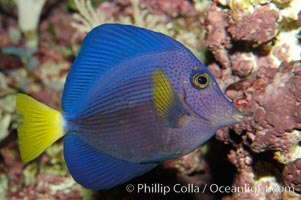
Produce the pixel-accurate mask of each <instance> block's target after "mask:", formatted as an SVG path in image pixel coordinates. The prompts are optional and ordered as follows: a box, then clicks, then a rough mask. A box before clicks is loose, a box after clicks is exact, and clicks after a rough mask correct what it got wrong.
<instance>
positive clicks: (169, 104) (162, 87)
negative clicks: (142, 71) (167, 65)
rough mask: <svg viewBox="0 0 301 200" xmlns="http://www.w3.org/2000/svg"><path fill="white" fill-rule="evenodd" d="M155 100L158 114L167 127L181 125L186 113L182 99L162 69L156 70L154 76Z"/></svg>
mask: <svg viewBox="0 0 301 200" xmlns="http://www.w3.org/2000/svg"><path fill="white" fill-rule="evenodd" d="M152 81H153V90H152V94H153V102H154V105H155V108H156V111H157V114H158V115H159V117H160V118H161V119H162V121H163V124H164V125H165V126H167V127H171V128H176V127H179V120H180V118H181V117H183V116H184V115H185V114H186V111H185V109H184V107H183V105H182V103H181V102H180V99H179V97H178V95H177V94H176V92H175V91H174V89H173V87H172V85H171V83H170V81H169V80H168V78H167V76H166V75H165V74H164V72H163V71H162V70H156V71H155V72H154V73H153V76H152Z"/></svg>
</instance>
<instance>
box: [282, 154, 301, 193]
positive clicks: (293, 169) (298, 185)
mask: <svg viewBox="0 0 301 200" xmlns="http://www.w3.org/2000/svg"><path fill="white" fill-rule="evenodd" d="M282 174H283V180H284V183H285V185H287V186H289V187H292V188H294V190H295V191H296V192H298V193H300V192H301V158H298V159H296V160H295V161H293V162H289V163H287V165H286V166H285V168H284V169H283V173H282Z"/></svg>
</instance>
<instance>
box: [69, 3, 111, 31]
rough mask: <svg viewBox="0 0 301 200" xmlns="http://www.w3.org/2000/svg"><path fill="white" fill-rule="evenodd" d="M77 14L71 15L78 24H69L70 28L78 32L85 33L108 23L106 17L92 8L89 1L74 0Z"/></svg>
mask: <svg viewBox="0 0 301 200" xmlns="http://www.w3.org/2000/svg"><path fill="white" fill-rule="evenodd" d="M74 3H75V5H76V8H77V9H78V12H79V13H75V14H74V15H73V17H74V19H75V20H77V21H78V22H71V26H73V27H74V28H76V29H78V30H79V31H80V32H83V33H87V32H89V31H90V30H91V29H92V28H94V27H95V26H98V25H100V24H103V23H104V22H110V20H108V19H106V16H105V15H104V14H103V13H101V12H99V11H97V10H95V8H93V6H92V3H91V1H90V0H74Z"/></svg>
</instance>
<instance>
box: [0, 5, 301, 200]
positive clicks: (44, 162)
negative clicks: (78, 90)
mask: <svg viewBox="0 0 301 200" xmlns="http://www.w3.org/2000/svg"><path fill="white" fill-rule="evenodd" d="M40 1H41V5H43V6H42V7H41V8H40V9H42V10H41V12H40V13H38V14H33V13H32V12H35V9H37V11H36V12H39V10H38V8H34V6H33V7H32V8H33V9H27V10H25V11H24V10H23V11H22V16H23V15H25V16H28V20H36V21H39V23H38V26H36V27H35V26H33V27H32V28H31V29H30V30H29V31H28V29H26V33H25V32H24V26H22V25H21V24H20V23H26V21H25V22H20V20H18V16H20V15H21V14H20V13H21V11H20V8H23V7H22V6H20V5H19V3H20V1H17V0H16V1H10V0H0V199H121V198H122V199H154V198H162V194H138V193H135V192H133V193H128V192H127V191H126V190H125V186H126V184H125V185H121V186H119V187H116V188H113V189H111V190H108V191H90V190H86V189H84V188H82V187H81V186H80V185H78V184H77V183H75V181H74V180H73V179H72V177H71V176H70V174H69V173H68V170H67V168H66V166H65V163H64V159H63V155H62V148H63V147H62V143H61V142H58V143H56V144H55V145H53V146H52V147H51V148H49V149H48V150H47V151H46V152H45V153H44V154H43V155H42V156H40V157H39V159H37V160H36V161H33V162H30V163H27V164H25V163H22V161H21V159H20V156H19V151H18V147H17V134H16V127H17V126H18V124H17V122H16V119H17V116H16V114H15V95H16V93H17V92H24V93H27V94H29V95H31V96H33V97H34V98H36V99H38V100H40V101H42V102H44V103H46V104H47V105H50V106H51V107H53V108H56V109H59V108H60V98H61V94H62V89H63V85H64V81H65V78H66V75H67V73H68V71H69V67H70V65H71V63H72V61H73V60H74V58H75V56H76V54H77V52H78V50H79V48H80V45H81V41H82V39H83V37H84V36H85V34H86V33H87V32H88V31H89V30H91V28H93V27H94V26H97V25H99V24H102V23H108V22H116V23H128V24H135V25H137V26H142V27H146V28H149V29H153V30H155V31H160V32H163V33H165V34H168V35H170V36H172V37H173V38H175V39H177V40H179V41H181V42H183V43H184V44H185V45H186V46H187V47H188V48H190V49H191V50H192V51H193V52H194V53H195V54H196V55H197V56H198V57H199V58H200V59H201V60H202V61H203V62H204V63H206V64H207V66H208V67H209V69H210V70H211V71H212V73H213V74H214V76H215V77H216V79H217V81H218V83H219V85H220V86H221V88H222V89H223V90H224V91H225V93H226V95H227V96H228V97H229V98H230V99H231V100H233V102H234V103H235V105H236V106H237V107H238V108H239V109H240V110H241V111H242V112H244V113H245V114H246V116H245V117H244V119H243V121H242V122H241V123H239V124H236V125H234V126H232V127H225V128H223V129H220V130H219V131H218V132H217V134H216V137H215V138H212V140H210V141H209V142H208V143H207V144H205V145H203V146H202V147H200V148H199V149H197V150H195V151H194V152H192V153H190V154H188V155H186V156H184V157H181V158H178V159H175V160H170V161H166V162H164V163H162V165H161V166H160V167H159V168H156V169H154V170H153V171H151V172H149V173H148V174H146V175H143V176H141V177H139V178H137V179H135V180H133V181H130V183H131V184H133V185H135V184H138V183H147V184H149V185H151V184H153V183H160V184H163V185H169V186H171V187H172V186H173V185H175V184H177V183H180V184H181V185H185V184H194V185H196V186H199V187H200V188H204V187H205V186H206V185H210V184H211V185H213V184H216V185H219V186H229V187H230V188H239V187H244V186H245V185H247V186H248V187H250V188H253V189H255V188H261V190H259V191H256V192H255V191H247V190H242V191H233V190H232V191H230V192H225V191H217V192H213V191H212V190H210V189H207V190H205V191H204V192H199V193H188V192H186V193H181V194H176V193H169V194H168V195H166V196H163V197H165V198H177V199H224V200H228V199H300V194H301V175H300V174H301V173H300V172H301V62H300V60H301V1H300V0H247V1H234V0H213V1H210V0H193V1H189V0H152V1H147V0H111V1H104V0H98V1H97V0H94V1H92V2H91V1H87V0H75V1H72V0H65V1H60V0H48V1H43V0H40ZM30 2H31V1H28V3H30ZM32 2H33V1H32ZM18 5H19V6H18ZM24 12H25V13H24ZM40 14H41V15H40ZM37 17H38V18H39V19H36V18H37ZM33 18H35V19H33ZM22 19H24V18H22ZM23 21H24V20H23ZM33 37H34V38H33ZM35 37H36V38H35ZM36 39H37V40H38V42H36ZM32 41H33V42H32ZM283 188H290V189H291V190H281V189H283Z"/></svg>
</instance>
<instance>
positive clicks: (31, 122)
mask: <svg viewBox="0 0 301 200" xmlns="http://www.w3.org/2000/svg"><path fill="white" fill-rule="evenodd" d="M16 110H17V113H19V114H20V118H19V122H20V126H19V127H18V138H19V139H18V140H19V148H20V153H21V157H22V159H23V160H24V161H25V162H29V161H31V160H33V159H35V158H36V157H37V156H39V155H40V154H41V153H42V152H43V151H44V150H45V149H46V148H47V147H49V146H50V145H51V144H53V143H54V142H55V141H56V140H58V139H59V138H61V137H64V157H65V161H66V164H67V167H68V169H69V171H70V173H71V174H72V176H73V178H74V179H75V180H76V181H77V182H78V183H80V184H81V185H83V186H84V187H86V188H90V189H95V190H96V189H108V188H112V187H114V186H116V185H118V184H121V183H124V182H126V181H129V180H130V179H132V178H134V177H137V176H139V175H141V174H143V173H145V172H147V171H149V170H151V169H152V168H154V167H155V166H157V164H158V163H159V162H160V161H163V160H167V159H172V158H176V157H179V156H183V155H185V154H187V153H189V152H191V151H193V150H194V149H196V148H198V147H199V146H200V145H202V144H203V143H205V142H206V141H207V140H208V139H210V138H211V137H212V136H213V135H214V134H215V132H216V130H217V129H219V128H221V127H223V126H226V125H231V124H233V123H236V122H239V121H240V120H241V118H242V114H241V113H240V112H239V111H238V110H237V109H236V108H235V106H234V105H233V104H232V103H231V102H230V101H229V100H228V99H227V98H226V97H225V96H224V94H223V93H222V91H221V90H220V88H219V86H218V84H217V83H216V81H215V79H214V77H213V76H212V74H211V73H210V71H209V70H208V69H207V67H206V66H205V65H204V64H203V63H202V62H201V61H199V60H198V59H197V58H196V57H195V56H194V55H193V54H192V53H191V52H190V51H189V50H188V49H187V48H186V47H185V46H183V45H182V44H181V43H179V42H177V41H175V40H174V39H172V38H170V37H168V36H166V35H164V34H161V33H157V32H153V31H151V30H147V29H144V28H139V27H135V26H131V25H122V24H104V25H101V26H98V27H96V28H94V29H93V30H92V31H91V32H89V33H88V34H87V36H86V37H85V39H84V41H83V45H82V47H81V50H80V52H79V55H78V56H77V58H76V59H75V61H74V63H73V65H72V66H71V69H70V72H69V74H68V76H67V80H66V83H65V87H64V92H63V97H62V112H58V111H56V110H54V109H52V108H49V107H48V106H46V105H44V104H42V103H40V102H38V101H36V100H34V99H33V98H31V97H29V96H27V95H25V94H18V95H17V97H16Z"/></svg>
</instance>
